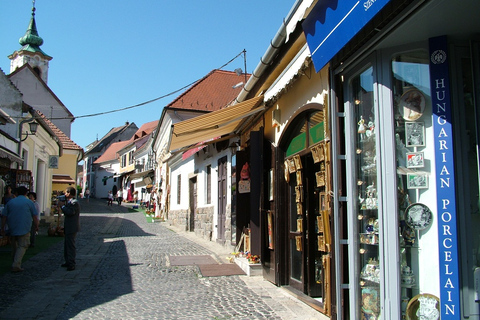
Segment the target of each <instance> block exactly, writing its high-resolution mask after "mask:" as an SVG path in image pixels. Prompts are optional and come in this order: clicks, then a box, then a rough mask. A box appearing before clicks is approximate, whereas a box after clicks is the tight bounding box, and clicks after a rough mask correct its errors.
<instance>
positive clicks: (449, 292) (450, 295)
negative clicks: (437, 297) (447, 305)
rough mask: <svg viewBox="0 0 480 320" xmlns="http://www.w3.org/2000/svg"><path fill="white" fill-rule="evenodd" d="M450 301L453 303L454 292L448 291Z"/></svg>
mask: <svg viewBox="0 0 480 320" xmlns="http://www.w3.org/2000/svg"><path fill="white" fill-rule="evenodd" d="M447 294H448V301H452V291H447Z"/></svg>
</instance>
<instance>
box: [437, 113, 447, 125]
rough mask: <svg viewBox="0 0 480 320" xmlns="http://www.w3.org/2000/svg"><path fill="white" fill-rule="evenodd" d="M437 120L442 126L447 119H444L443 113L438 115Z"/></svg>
mask: <svg viewBox="0 0 480 320" xmlns="http://www.w3.org/2000/svg"><path fill="white" fill-rule="evenodd" d="M437 122H438V124H439V125H441V126H443V125H444V124H445V123H447V119H446V117H445V115H441V116H438V118H437Z"/></svg>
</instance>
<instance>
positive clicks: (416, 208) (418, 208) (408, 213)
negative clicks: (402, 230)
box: [405, 203, 433, 230]
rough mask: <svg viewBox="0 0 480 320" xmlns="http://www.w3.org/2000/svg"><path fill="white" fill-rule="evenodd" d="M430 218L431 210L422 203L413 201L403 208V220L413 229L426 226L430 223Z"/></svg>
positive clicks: (420, 228) (431, 217)
mask: <svg viewBox="0 0 480 320" xmlns="http://www.w3.org/2000/svg"><path fill="white" fill-rule="evenodd" d="M432 219H433V215H432V211H431V210H430V208H428V207H427V206H426V205H424V204H423V203H413V204H411V205H409V206H408V207H407V209H406V210H405V222H406V223H407V225H408V226H409V227H411V228H413V229H415V230H423V229H425V228H427V227H428V226H429V225H430V224H431V223H432Z"/></svg>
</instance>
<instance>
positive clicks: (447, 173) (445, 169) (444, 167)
mask: <svg viewBox="0 0 480 320" xmlns="http://www.w3.org/2000/svg"><path fill="white" fill-rule="evenodd" d="M444 174H446V175H449V174H450V173H449V172H448V169H447V166H443V168H442V171H440V175H441V176H443V175H444Z"/></svg>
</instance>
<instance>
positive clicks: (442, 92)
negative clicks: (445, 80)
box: [437, 90, 445, 110]
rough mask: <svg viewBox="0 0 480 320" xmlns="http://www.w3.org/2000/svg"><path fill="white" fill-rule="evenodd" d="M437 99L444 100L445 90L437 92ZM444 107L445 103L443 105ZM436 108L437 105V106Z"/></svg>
mask: <svg viewBox="0 0 480 320" xmlns="http://www.w3.org/2000/svg"><path fill="white" fill-rule="evenodd" d="M440 93H441V94H442V96H440ZM437 99H438V100H445V90H443V91H437ZM443 105H444V106H445V103H444V104H443ZM437 106H438V105H437ZM443 110H445V109H443Z"/></svg>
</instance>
